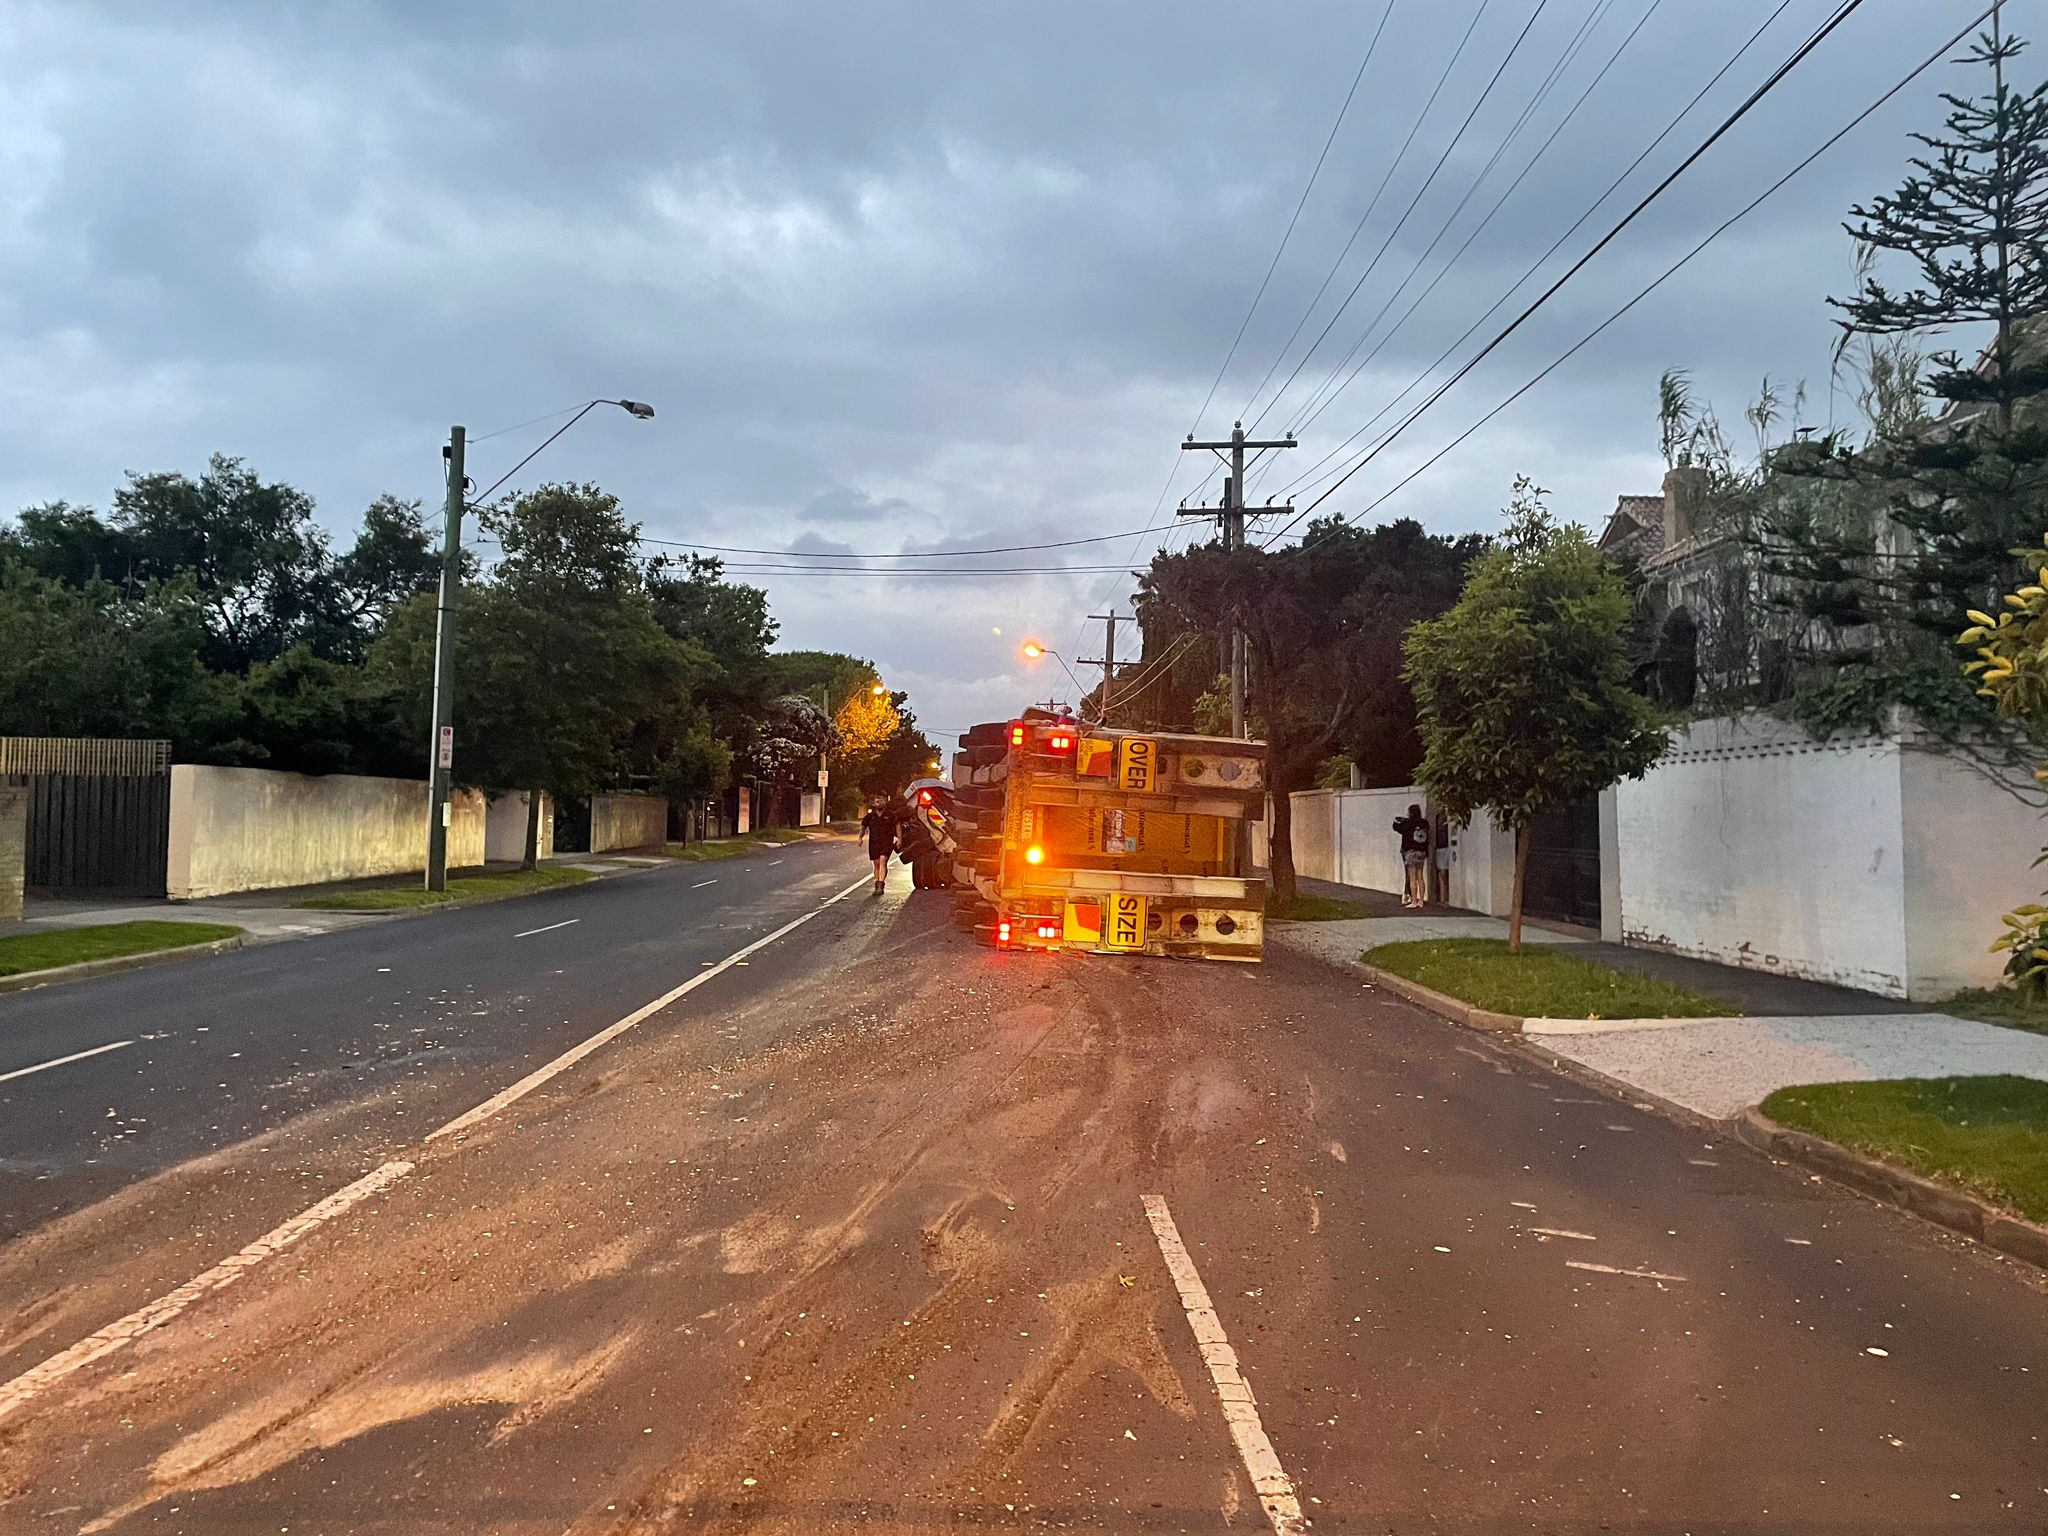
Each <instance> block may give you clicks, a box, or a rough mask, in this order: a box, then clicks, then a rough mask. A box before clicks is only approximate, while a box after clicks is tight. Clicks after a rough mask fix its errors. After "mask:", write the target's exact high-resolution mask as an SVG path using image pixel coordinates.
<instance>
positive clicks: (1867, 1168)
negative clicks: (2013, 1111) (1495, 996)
mask: <svg viewBox="0 0 2048 1536" xmlns="http://www.w3.org/2000/svg"><path fill="white" fill-rule="evenodd" d="M1356 963H1357V964H1358V966H1359V968H1360V969H1361V970H1363V971H1364V972H1365V973H1366V975H1367V977H1368V978H1369V979H1370V980H1371V981H1372V984H1373V985H1374V986H1376V987H1385V988H1386V989H1387V990H1388V991H1389V992H1393V993H1395V994H1396V995H1398V996H1400V997H1404V998H1406V999H1407V1000H1408V1001H1409V1002H1411V1003H1414V1004H1416V1005H1417V1006H1418V1007H1421V1008H1424V1009H1427V1010H1428V1011H1429V1012H1431V1013H1434V1014H1436V1015H1438V1016H1439V1017H1441V1018H1446V1019H1449V1020H1451V1021H1452V1022H1453V1023H1457V1024H1463V1025H1466V1026H1467V1027H1468V1028H1472V1029H1480V1030H1486V1031H1488V1032H1490V1033H1506V1034H1512V1035H1514V1036H1515V1037H1516V1038H1517V1040H1518V1041H1519V1042H1520V1043H1521V1044H1522V1045H1523V1046H1524V1048H1525V1050H1526V1052H1527V1053H1528V1054H1531V1055H1533V1056H1536V1057H1537V1058H1538V1059H1539V1060H1541V1061H1542V1062H1543V1064H1544V1065H1546V1066H1548V1067H1550V1068H1551V1069H1552V1070H1554V1071H1559V1072H1562V1073H1563V1074H1564V1075H1565V1076H1568V1077H1572V1078H1575V1079H1577V1080H1579V1081H1581V1082H1584V1083H1586V1084H1587V1085H1589V1086H1591V1087H1596V1088H1600V1089H1602V1090H1604V1091H1606V1092H1608V1093H1612V1094H1614V1095H1615V1096H1616V1097H1618V1098H1621V1099H1623V1100H1625V1101H1626V1102H1628V1103H1631V1104H1636V1105H1638V1106H1640V1107H1642V1108H1646V1109H1654V1110H1656V1111H1657V1112H1659V1113H1661V1114H1665V1115H1668V1116H1670V1117H1672V1118H1674V1119H1678V1120H1682V1121H1684V1122H1686V1123H1688V1124H1692V1125H1698V1126H1701V1127H1702V1128H1707V1129H1712V1130H1715V1131H1718V1132H1720V1133H1721V1134H1723V1135H1727V1136H1732V1137H1733V1138H1734V1139H1735V1140H1737V1141H1739V1142H1741V1143H1742V1144H1743V1145H1744V1146H1746V1147H1749V1148H1751V1149H1752V1150H1754V1151H1757V1152H1761V1153H1763V1154H1764V1155H1765V1156H1767V1157H1771V1158H1775V1159H1777V1160H1779V1161H1782V1162H1787V1163H1793V1164H1796V1165H1797V1166H1799V1167H1802V1168H1806V1169H1809V1170H1811V1171H1812V1172H1814V1173H1817V1174H1820V1175H1821V1176H1822V1177H1824V1178H1828V1179H1832V1180H1834V1181H1835V1182H1836V1183H1838V1184H1845V1185H1847V1186H1848V1187H1849V1188H1851V1189H1853V1190H1855V1191H1856V1192H1857V1193H1858V1194H1862V1195H1867V1196H1869V1197H1870V1198H1871V1199H1873V1200H1878V1201H1881V1202H1883V1203H1884V1204H1886V1205H1890V1206H1894V1207H1896V1208H1898V1209H1899V1210H1902V1211H1908V1212H1911V1213H1912V1214H1913V1215H1915V1216H1918V1217H1920V1218H1921V1219H1922V1220H1925V1221H1931V1222H1933V1223H1934V1224H1935V1225H1936V1226H1940V1227H1945V1228H1947V1229H1948V1230H1949V1231H1951V1232H1955V1233H1957V1234H1959V1235H1961V1236H1963V1237H1967V1238H1969V1239H1970V1240H1971V1241H1973V1242H1978V1243H1982V1244H1984V1245H1985V1246H1986V1247H1987V1248H1993V1249H1996V1250H1997V1251H1998V1252H2000V1253H2002V1254H2004V1255H2005V1256H2006V1257H2008V1258H2012V1259H2018V1260H2019V1261H2020V1262H2021V1263H2024V1264H2032V1265H2034V1266H2036V1267H2037V1268H2040V1269H2043V1270H2048V1227H2043V1226H2037V1225H2035V1224H2034V1223H2033V1222H2031V1221H2027V1220H2025V1219H2023V1218H2022V1217H2018V1216H2014V1215H2012V1214H2010V1213H2009V1212H2006V1211H2002V1210H2000V1209H1999V1208H1998V1207H1996V1206H1994V1205H1991V1204H1990V1203H1988V1202H1987V1201H1984V1200H1980V1199H1978V1198H1977V1197H1976V1196H1975V1195H1970V1194H1966V1193H1964V1192H1963V1191H1962V1190H1959V1189H1952V1188H1950V1187H1949V1186H1948V1185H1946V1184H1938V1183H1936V1182H1935V1181H1934V1180H1932V1179H1925V1178H1922V1177H1921V1176H1920V1175H1918V1174H1916V1173H1908V1172H1907V1171H1906V1170H1905V1169H1903V1168H1894V1167H1892V1166H1891V1165H1890V1164H1888V1163H1882V1162H1879V1161H1877V1160H1876V1159H1875V1158H1870V1157H1865V1156H1864V1155H1863V1154H1862V1153H1860V1152H1852V1151H1851V1150H1849V1148H1847V1147H1844V1146H1842V1145H1840V1144H1839V1143H1837V1142H1832V1141H1828V1140H1825V1139H1824V1138H1822V1137H1819V1136H1811V1135H1808V1134H1807V1133H1806V1132H1804V1131H1795V1130H1792V1129H1790V1128H1789V1127H1787V1126H1783V1125H1780V1124H1778V1123H1777V1121H1775V1120H1772V1119H1769V1118H1767V1117H1766V1116H1765V1115H1763V1114H1762V1113H1760V1112H1759V1111H1757V1110H1755V1109H1745V1110H1743V1111H1742V1112H1741V1113H1740V1114H1738V1115H1734V1116H1731V1117H1730V1118H1728V1119H1725V1120H1716V1119H1713V1118H1711V1117H1709V1116H1705V1115H1701V1114H1699V1113H1698V1112H1696V1111H1694V1110H1691V1109H1688V1108H1686V1107H1685V1106H1684V1105H1682V1104H1674V1103H1672V1102H1671V1101H1670V1100H1668V1099H1664V1098H1660V1097H1658V1096H1657V1095H1655V1094H1653V1093H1650V1092H1649V1091H1647V1090H1646V1089H1643V1088H1641V1087H1638V1086H1637V1085H1636V1084H1634V1083H1631V1082H1629V1081H1627V1080H1626V1079H1624V1078H1619V1077H1615V1076H1613V1075H1612V1074H1610V1073H1607V1072H1602V1071H1600V1070H1599V1069H1598V1068H1595V1067H1589V1066H1587V1065H1585V1064H1584V1063H1583V1062H1577V1061H1572V1060H1570V1059H1569V1058H1565V1057H1559V1056H1556V1055H1553V1054H1551V1053H1550V1052H1547V1051H1545V1050H1544V1049H1543V1038H1544V1036H1546V1035H1553V1036H1556V1035H1573V1034H1596V1033H1603V1032H1605V1031H1608V1030H1611V1029H1614V1028H1616V1027H1617V1024H1616V1021H1613V1020H1605V1019H1601V1020H1591V1019H1587V1020H1579V1019H1518V1018H1515V1017H1513V1016H1511V1015H1509V1014H1504V1013H1492V1012H1489V1011H1488V1010H1486V1009H1484V1008H1475V1007H1473V1006H1472V1004H1470V1003H1467V1002H1464V1001H1462V1000H1460V999H1458V998H1455V997H1451V996H1449V995H1448V994H1446V993H1443V992H1438V991H1436V990H1434V989H1433V988H1430V987H1424V986H1419V985H1417V984H1416V983H1415V982H1412V981H1410V980H1408V979H1407V978H1406V977H1404V976H1396V975H1394V974H1393V973H1392V972H1390V971H1383V970H1381V969H1380V968H1379V967H1377V966H1372V965H1366V964H1365V963H1364V962H1363V961H1359V962H1356ZM1700 1022H1701V1020H1699V1019H1632V1020H1628V1021H1625V1025H1624V1026H1623V1027H1626V1028H1629V1029H1659V1028H1674V1027H1677V1026H1680V1025H1687V1024H1698V1023H1700Z"/></svg>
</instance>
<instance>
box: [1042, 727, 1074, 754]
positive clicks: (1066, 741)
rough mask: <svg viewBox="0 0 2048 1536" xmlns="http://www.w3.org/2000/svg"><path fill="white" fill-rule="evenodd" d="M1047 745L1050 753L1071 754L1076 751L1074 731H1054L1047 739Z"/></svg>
mask: <svg viewBox="0 0 2048 1536" xmlns="http://www.w3.org/2000/svg"><path fill="white" fill-rule="evenodd" d="M1045 745H1046V748H1047V750H1048V751H1052V752H1071V751H1073V750H1074V733H1073V732H1072V731H1054V732H1053V733H1052V734H1051V735H1050V736H1048V737H1046V739H1045Z"/></svg>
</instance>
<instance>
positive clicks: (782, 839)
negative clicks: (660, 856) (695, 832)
mask: <svg viewBox="0 0 2048 1536" xmlns="http://www.w3.org/2000/svg"><path fill="white" fill-rule="evenodd" d="M809 841H810V834H809V833H808V832H799V831H797V830H795V829H794V828H792V827H763V828H762V829H761V830H760V831H759V832H742V833H741V834H740V835H739V836H738V837H719V838H707V839H706V840H705V841H703V842H701V843H668V844H665V845H664V846H663V847H662V850H661V851H662V852H663V853H665V854H667V855H668V856H669V857H670V858H672V859H681V860H683V861H684V862H686V863H691V864H697V863H702V862H703V861H704V860H706V859H736V858H738V857H739V856H740V855H741V854H743V853H752V852H753V851H754V850H755V849H756V848H779V847H781V846H782V845H783V844H784V843H804V842H809Z"/></svg>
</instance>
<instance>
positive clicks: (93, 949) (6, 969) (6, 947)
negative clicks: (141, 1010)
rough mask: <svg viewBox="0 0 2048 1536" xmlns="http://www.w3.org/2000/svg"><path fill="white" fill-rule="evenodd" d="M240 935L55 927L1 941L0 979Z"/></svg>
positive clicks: (225, 930)
mask: <svg viewBox="0 0 2048 1536" xmlns="http://www.w3.org/2000/svg"><path fill="white" fill-rule="evenodd" d="M241 931H242V930H241V929H239V928H235V927H231V926H230V925H228V924H227V923H156V922H142V923H104V924H101V925H100V926H98V927H94V928H57V929H53V930H51V931H50V932H49V933H19V934H16V935H14V936H13V937H12V938H7V939H0V976H21V975H25V974H26V973H28V972H29V971H47V970H49V969H51V968H52V967H53V966H59V965H80V964H83V963H84V962H85V961H87V960H116V959H119V958H120V957H121V956H123V955H146V954H149V953H151V952H152V951H154V950H159V949H184V948H186V947H188V946H190V945H193V944H211V943H213V942H214V941H215V940H217V939H232V938H233V937H234V936H235V935H236V934H238V933H240V932H241Z"/></svg>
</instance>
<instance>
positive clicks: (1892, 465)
mask: <svg viewBox="0 0 2048 1536" xmlns="http://www.w3.org/2000/svg"><path fill="white" fill-rule="evenodd" d="M2024 47H2025V44H2024V43H2023V42H2022V40H2021V39H2019V38H2017V37H2014V36H2011V35H2009V34H2007V33H2005V32H2004V31H2003V29H2002V27H2001V26H2000V23H1999V20H1998V18H1997V15H1996V13H1994V17H1993V21H1992V26H1991V30H1990V31H1988V32H1985V33H1983V34H1981V35H1980V36H1979V37H1978V38H1977V39H1976V41H1975V42H1974V44H1973V45H1972V46H1971V48H1970V49H1969V51H1968V53H1967V54H1966V55H1965V56H1964V57H1963V58H1961V59H1959V60H1957V62H1958V63H1961V64H1965V65H1967V66H1970V67H1972V68H1974V69H1980V70H1982V71H1984V73H1985V74H1986V75H1988V77H1989V81H1988V83H1989V87H1990V89H1989V91H1988V92H1986V93H1983V94H1979V95H1975V96H1961V95H1953V94H1945V95H1944V97H1943V100H1944V101H1946V102H1947V104H1948V108H1949V110H1948V115H1947V117H1946V120H1945V123H1944V126H1943V129H1942V131H1941V132H1938V133H1927V134H1916V135H1915V136H1914V137H1915V138H1916V139H1917V140H1918V142H1919V143H1920V145H1921V146H1922V150H1923V153H1921V154H1919V155H1916V156H1915V157H1914V158H1913V159H1912V161H1911V171H1910V174H1909V175H1908V176H1907V177H1906V179H1905V181H1904V182H1903V183H1902V184H1901V185H1900V186H1899V188H1898V190H1896V191H1895V192H1892V193H1889V194H1887V195H1885V196H1882V197H1878V198H1874V199H1872V200H1871V201H1870V202H1869V203H1868V204H1867V205H1863V206H1858V207H1856V208H1853V209H1852V210H1851V217H1850V220H1849V222H1848V223H1847V224H1846V226H1845V227H1846V228H1847V230H1848V232H1849V233H1850V235H1851V236H1853V237H1854V238H1855V240H1856V241H1857V244H1858V248H1859V253H1860V255H1861V256H1862V257H1863V259H1860V260H1859V262H1858V265H1857V276H1858V283H1857V287H1856V290H1855V292H1854V293H1853V294H1852V295H1851V296H1850V297H1848V298H1844V299H1833V300H1830V303H1832V304H1834V305H1835V306H1836V307H1837V308H1838V309H1839V310H1840V311H1841V313H1842V318H1841V322H1840V323H1841V325H1842V327H1843V329H1844V331H1845V333H1846V334H1847V336H1848V337H1849V338H1850V339H1861V340H1870V339H1873V338H1890V339H1894V340H1898V339H1902V338H1937V337H1943V336H1949V335H1952V334H1953V333H1954V332H1956V331H1958V330H1972V329H1974V330H1976V331H1978V332H1980V333H1981V332H1982V330H1983V329H1984V328H1985V327H1988V328H1989V331H1990V336H1989V339H1988V341H1985V342H1983V343H1982V344H1981V351H1980V352H1978V353H1977V355H1975V356H1974V357H1973V358H1972V357H1966V356H1965V355H1964V354H1963V353H1961V352H1958V351H1956V350H1946V351H1935V352H1930V353H1929V354H1928V359H1927V360H1928V362H1929V364H1930V365H1931V367H1930V370H1929V372H1928V374H1927V376H1926V378H1925V380H1924V381H1923V386H1924V388H1925V390H1926V392H1927V394H1928V395H1929V396H1930V397H1931V402H1932V404H1933V407H1934V409H1933V412H1932V415H1931V419H1930V418H1924V417H1919V416H1918V415H1917V413H1913V412H1903V413H1891V414H1890V417H1889V419H1886V418H1885V417H1882V416H1881V417H1880V419H1879V420H1878V422H1877V423H1876V426H1875V430H1874V432H1873V434H1872V437H1871V439H1870V441H1869V442H1867V443H1865V444H1861V445H1857V444H1851V443H1848V442H1846V441H1845V440H1843V439H1842V438H1841V437H1840V436H1833V437H1830V438H1826V439H1821V440H1818V441H1812V442H1802V443H1795V444H1791V445H1788V446H1787V447H1786V448H1784V449H1782V450H1779V452H1778V453H1777V454H1776V455H1775V456H1774V460H1773V464H1772V468H1773V470H1774V471H1776V472H1779V473H1783V474H1788V475H1791V476H1794V477H1801V478H1812V479H1817V480H1820V481H1826V482H1834V483H1836V485H1837V486H1838V487H1839V493H1838V494H1836V495H1832V496H1824V497H1819V498H1816V497H1813V496H1800V495H1788V496H1783V497H1779V498H1773V500H1774V502H1775V505H1774V506H1771V507H1769V508H1767V509H1766V511H1765V514H1764V517H1763V518H1762V520H1761V523H1760V532H1761V539H1760V544H1761V548H1762V551H1763V561H1764V564H1765V567H1766V569H1767V571H1768V572H1769V574H1770V576H1771V577H1772V578H1773V580H1772V581H1771V582H1770V583H1768V585H1769V586H1770V588H1771V590H1772V591H1773V592H1774V593H1775V594H1776V598H1777V601H1778V602H1779V603H1781V604H1782V605H1783V606H1785V607H1787V608H1789V609H1790V610H1791V618H1792V620H1793V623H1794V625H1795V627H1796V628H1798V629H1800V630H1803V639H1804V643H1803V644H1802V645H1801V646H1800V649H1801V650H1803V651H1805V652H1807V653H1808V655H1809V656H1810V657H1811V658H1812V659H1813V660H1814V661H1817V662H1819V663H1820V664H1821V674H1820V678H1819V679H1818V686H1816V687H1813V688H1811V689H1810V690H1809V697H1808V701H1807V702H1808V704H1809V706H1810V707H1809V709H1808V710H1807V713H1808V715H1809V718H1810V719H1812V720H1813V721H1814V723H1817V724H1820V725H1823V726H1833V725H1845V724H1851V723H1867V724H1875V723H1878V719H1879V718H1880V717H1881V716H1882V714H1883V713H1884V711H1885V708H1886V706H1888V705H1891V704H1899V703H1903V704H1911V705H1914V706H1916V707H1917V708H1918V709H1919V711H1920V713H1921V715H1922V717H1923V718H1926V719H1929V720H1930V721H1931V722H1932V723H1934V724H1936V725H1937V727H1940V726H1944V725H1945V726H1948V727H1951V728H1955V729H1968V728H1969V727H1970V726H1971V725H1972V724H1973V723H1974V721H1975V719H1976V718H1977V717H1978V716H1979V715H1980V714H1981V711H1980V710H1979V709H1978V708H1977V707H1976V701H1975V700H1974V699H1973V697H1972V695H1971V691H1970V690H1969V689H1967V688H1963V687H1960V686H1959V685H1958V683H1957V680H1956V677H1955V669H1954V663H1953V651H1952V645H1953V636H1954V634H1955V632H1956V628H1957V626H1958V624H1959V623H1960V622H1962V615H1963V614H1964V613H1966V612H1967V611H1968V610H1969V609H1971V608H1981V607H1984V606H1985V605H1987V604H1988V603H1990V602H1992V601H1993V600H1995V598H1996V596H1997V594H1999V593H2000V592H2003V591H2005V590H2008V589H2009V588H2010V587H2011V586H2012V585H2013V584H2014V578H2015V577H2016V576H2017V575H2018V574H2019V571H2020V566H2019V563H2018V561H2017V559H2016V558H2015V556H2014V554H2013V551H2014V550H2015V549H2017V548H2021V547H2025V546H2031V545H2034V544H2036V543H2037V542H2038V541H2039V539H2040V536H2041V531H2042V529H2043V528H2044V527H2048V430H2044V425H2043V420H2042V415H2043V412H2042V398H2043V391H2044V390H2048V321H2044V320H2043V318H2042V317H2043V315H2044V313H2048V85H2043V86H2037V87H2035V88H2034V89H2033V90H2031V91H2020V90H2016V89H2014V87H2013V86H2012V85H2010V84H2009V83H2008V81H2007V78H2006V77H2007V74H2008V73H2009V71H2010V70H2011V68H2012V66H2013V64H2014V61H2015V60H2016V59H2018V58H2019V56H2020V54H2021V52H2022V50H2023V49H2024ZM1893 273H1898V274H1899V275H1898V277H1897V278H1896V279H1892V280H1888V279H1890V278H1891V275H1892V274H1893ZM1845 506H1862V507H1865V508H1868V509H1871V510H1877V509H1881V514H1880V515H1876V516H1869V515H1864V516H1850V517H1844V516H1843V515H1841V514H1842V509H1843V508H1844V507H1845Z"/></svg>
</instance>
